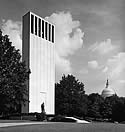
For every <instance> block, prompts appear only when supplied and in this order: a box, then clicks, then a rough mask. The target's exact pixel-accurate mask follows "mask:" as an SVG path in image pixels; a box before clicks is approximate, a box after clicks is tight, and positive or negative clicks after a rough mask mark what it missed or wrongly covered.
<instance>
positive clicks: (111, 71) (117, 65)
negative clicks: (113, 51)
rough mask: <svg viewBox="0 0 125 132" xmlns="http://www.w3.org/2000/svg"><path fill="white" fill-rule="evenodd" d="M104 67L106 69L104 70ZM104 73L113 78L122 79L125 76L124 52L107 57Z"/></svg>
mask: <svg viewBox="0 0 125 132" xmlns="http://www.w3.org/2000/svg"><path fill="white" fill-rule="evenodd" d="M105 69H106V70H105ZM105 69H103V71H105V73H106V74H107V75H108V76H109V77H110V78H111V79H113V80H120V79H121V80H122V79H124V78H125V75H124V74H125V52H120V53H118V54H117V55H116V56H113V57H112V58H110V59H108V61H107V64H106V67H105Z"/></svg>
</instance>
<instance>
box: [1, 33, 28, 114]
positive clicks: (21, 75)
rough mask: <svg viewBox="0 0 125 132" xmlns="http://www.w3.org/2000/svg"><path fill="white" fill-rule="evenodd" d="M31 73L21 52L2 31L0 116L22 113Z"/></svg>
mask: <svg viewBox="0 0 125 132" xmlns="http://www.w3.org/2000/svg"><path fill="white" fill-rule="evenodd" d="M29 73H30V71H29V70H28V69H27V68H26V65H25V62H22V61H21V55H20V53H19V50H16V49H15V47H14V46H12V43H11V42H10V40H9V38H8V36H7V35H5V36H3V35H2V31H1V30H0V114H1V113H3V114H5V113H10V112H21V108H20V107H21V104H22V103H25V101H26V99H25V96H26V94H27V90H26V89H27V88H26V83H25V82H26V81H27V80H28V78H29Z"/></svg>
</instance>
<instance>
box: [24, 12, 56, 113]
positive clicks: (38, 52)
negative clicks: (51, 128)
mask: <svg viewBox="0 0 125 132" xmlns="http://www.w3.org/2000/svg"><path fill="white" fill-rule="evenodd" d="M22 39H23V46H22V52H23V53H22V59H23V61H25V62H26V65H27V68H29V69H30V70H31V74H30V78H29V81H28V82H27V88H28V89H27V90H28V96H27V99H28V100H29V102H28V101H27V102H26V104H25V106H23V107H22V113H28V112H41V104H43V103H44V109H45V112H46V114H54V113H55V26H54V25H53V24H52V23H50V22H48V21H46V20H44V19H43V18H41V17H39V16H37V15H36V14H34V13H32V12H28V13H27V14H26V15H24V16H23V35H22Z"/></svg>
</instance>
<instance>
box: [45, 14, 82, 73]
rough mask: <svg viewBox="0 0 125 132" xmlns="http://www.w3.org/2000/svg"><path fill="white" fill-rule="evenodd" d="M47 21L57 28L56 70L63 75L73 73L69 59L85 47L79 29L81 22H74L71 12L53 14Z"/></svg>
mask: <svg viewBox="0 0 125 132" xmlns="http://www.w3.org/2000/svg"><path fill="white" fill-rule="evenodd" d="M46 19H47V20H48V21H50V22H52V23H54V24H55V27H56V29H55V35H56V41H55V42H56V70H57V71H59V72H60V73H61V74H65V73H71V72H72V68H71V62H70V60H69V59H68V57H69V55H73V54H75V52H76V51H77V50H78V49H79V48H81V47H82V46H83V36H84V33H83V32H82V30H81V29H80V28H79V26H80V22H79V21H75V20H73V18H72V15H71V14H70V12H58V13H53V14H52V15H51V16H50V17H46Z"/></svg>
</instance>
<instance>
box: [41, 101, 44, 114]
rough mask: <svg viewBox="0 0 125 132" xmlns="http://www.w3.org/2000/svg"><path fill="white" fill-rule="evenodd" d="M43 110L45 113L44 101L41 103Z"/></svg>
mask: <svg viewBox="0 0 125 132" xmlns="http://www.w3.org/2000/svg"><path fill="white" fill-rule="evenodd" d="M41 112H42V113H45V105H44V102H43V103H42V104H41Z"/></svg>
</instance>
